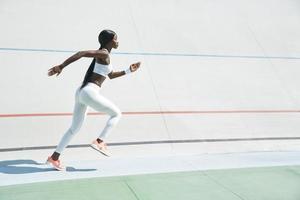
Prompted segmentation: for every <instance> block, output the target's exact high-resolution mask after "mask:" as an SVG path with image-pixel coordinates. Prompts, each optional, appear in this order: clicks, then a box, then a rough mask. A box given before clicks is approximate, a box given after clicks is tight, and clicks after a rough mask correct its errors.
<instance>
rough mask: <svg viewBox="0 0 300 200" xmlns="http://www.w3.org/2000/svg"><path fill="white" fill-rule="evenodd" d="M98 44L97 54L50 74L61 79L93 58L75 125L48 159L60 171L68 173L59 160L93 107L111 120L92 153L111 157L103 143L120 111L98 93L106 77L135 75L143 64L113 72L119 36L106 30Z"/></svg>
mask: <svg viewBox="0 0 300 200" xmlns="http://www.w3.org/2000/svg"><path fill="white" fill-rule="evenodd" d="M98 41H99V43H100V48H99V49H98V50H89V51H79V52H77V53H76V54H74V55H73V56H71V57H69V58H68V59H67V60H66V61H64V62H63V63H62V64H60V65H57V66H54V67H52V68H51V69H49V70H48V76H53V75H55V74H56V75H57V76H58V75H59V74H60V73H61V72H62V70H63V69H64V68H65V67H66V66H67V65H69V64H71V63H73V62H75V61H76V60H78V59H80V58H82V57H92V58H94V59H93V61H92V63H91V64H90V67H89V68H88V70H87V72H86V75H85V78H84V80H83V83H82V85H81V86H80V87H79V88H78V89H77V90H76V94H75V106H74V112H73V119H72V124H71V126H70V128H69V129H68V130H67V131H66V133H65V134H64V136H63V137H62V139H61V140H60V142H59V144H58V146H57V147H56V150H55V151H54V153H53V154H52V155H51V156H49V157H48V159H47V163H48V164H51V165H52V166H53V167H54V168H55V169H57V170H65V167H64V166H63V165H62V164H61V162H60V160H59V156H60V155H61V153H62V152H63V150H64V149H65V148H66V146H67V145H68V144H69V142H70V141H71V139H72V138H73V136H74V135H75V134H76V133H78V131H79V130H80V128H81V126H82V123H83V121H84V119H85V117H86V114H87V109H88V107H91V108H93V109H95V110H96V111H98V112H104V113H106V114H108V115H109V116H110V118H109V119H108V121H107V123H106V125H105V127H104V129H103V130H102V131H101V133H100V135H99V137H98V138H96V139H95V140H94V141H92V144H91V147H92V148H93V149H95V150H97V151H99V152H101V153H102V154H104V155H106V156H109V152H108V151H107V145H106V143H105V142H104V139H105V137H106V136H107V134H108V133H109V132H110V131H111V129H112V128H113V127H114V126H115V125H116V124H117V123H118V121H119V120H120V118H121V115H122V114H121V111H120V109H119V108H118V107H117V106H116V105H115V104H114V103H112V102H111V101H110V100H108V99H107V98H105V97H104V96H102V95H101V93H100V92H99V89H100V87H101V85H102V83H103V82H104V80H105V79H106V77H107V76H108V77H109V78H110V79H113V78H117V77H120V76H123V75H125V74H129V73H132V72H135V71H136V70H137V69H138V68H139V67H140V64H141V63H140V62H137V63H134V64H131V65H130V66H129V68H128V69H126V70H124V71H113V69H112V66H111V65H110V57H109V54H110V52H111V50H112V49H117V48H118V46H119V43H118V40H117V34H116V33H115V32H114V31H112V30H103V31H101V32H100V34H99V36H98Z"/></svg>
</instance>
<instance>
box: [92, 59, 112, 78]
mask: <svg viewBox="0 0 300 200" xmlns="http://www.w3.org/2000/svg"><path fill="white" fill-rule="evenodd" d="M111 71H112V66H111V65H110V64H109V65H103V64H100V63H97V62H96V63H95V66H94V71H93V72H94V73H96V74H100V75H102V76H104V77H107V75H108V74H109V73H110V72H111Z"/></svg>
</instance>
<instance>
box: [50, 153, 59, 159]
mask: <svg viewBox="0 0 300 200" xmlns="http://www.w3.org/2000/svg"><path fill="white" fill-rule="evenodd" d="M59 156H60V153H57V152H56V151H55V152H53V154H52V156H51V158H52V160H54V161H56V160H58V159H59Z"/></svg>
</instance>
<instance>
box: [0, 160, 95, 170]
mask: <svg viewBox="0 0 300 200" xmlns="http://www.w3.org/2000/svg"><path fill="white" fill-rule="evenodd" d="M48 171H55V169H53V168H52V167H50V166H49V165H46V164H45V163H39V162H36V161H35V160H29V159H24V160H4V161H0V173H3V174H29V173H38V172H48ZM66 171H67V172H89V171H96V169H76V168H74V167H67V168H66Z"/></svg>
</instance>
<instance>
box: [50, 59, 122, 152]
mask: <svg viewBox="0 0 300 200" xmlns="http://www.w3.org/2000/svg"><path fill="white" fill-rule="evenodd" d="M97 65H98V68H97V70H99V69H101V70H100V71H97V72H100V73H103V74H104V73H105V74H106V75H107V74H109V73H110V71H109V70H110V69H109V65H101V64H98V63H96V64H95V68H96V66H97ZM102 66H106V67H107V68H104V67H103V68H101V67H102ZM101 75H102V74H101ZM99 89H100V87H99V86H98V85H96V84H94V83H91V82H90V83H88V84H87V85H86V86H84V87H83V88H82V89H80V87H79V88H78V89H77V91H76V94H75V106H74V112H73V119H72V125H71V127H70V128H69V129H68V130H67V132H66V133H65V134H64V136H63V137H62V139H61V141H60V143H59V144H58V146H57V148H56V150H55V151H56V152H57V153H61V152H62V151H63V150H64V149H65V148H66V146H67V145H68V144H69V142H70V140H71V139H72V138H73V136H74V135H75V134H76V133H78V131H79V130H80V128H81V126H82V123H83V121H84V119H85V117H86V114H87V109H88V106H89V107H91V108H93V109H95V110H96V111H98V112H104V113H106V114H108V115H109V116H110V118H109V119H108V120H107V122H106V125H105V127H104V129H103V130H102V131H101V133H100V135H99V138H100V139H101V140H103V139H104V138H105V136H106V135H107V134H108V132H109V131H110V130H111V129H112V128H113V127H114V126H115V125H116V124H117V123H118V121H119V120H120V118H121V115H122V114H121V111H120V109H119V108H118V107H117V106H116V105H115V104H114V103H112V102H111V101H110V100H108V99H107V98H105V97H104V96H102V95H101V94H100V91H99Z"/></svg>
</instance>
